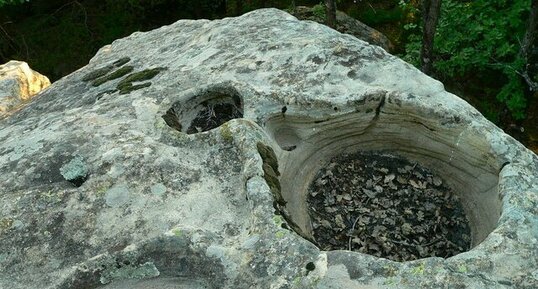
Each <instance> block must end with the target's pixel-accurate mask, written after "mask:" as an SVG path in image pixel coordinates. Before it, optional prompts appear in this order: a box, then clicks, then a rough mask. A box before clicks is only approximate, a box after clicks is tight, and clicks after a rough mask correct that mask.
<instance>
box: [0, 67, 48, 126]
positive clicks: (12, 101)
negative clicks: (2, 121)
mask: <svg viewBox="0 0 538 289" xmlns="http://www.w3.org/2000/svg"><path fill="white" fill-rule="evenodd" d="M49 85H50V81H49V79H48V78H47V77H46V76H43V75H41V74H39V73H38V72H36V71H34V70H32V69H30V67H29V66H28V64H27V63H26V62H22V61H15V60H12V61H10V62H8V63H6V64H3V65H0V117H2V116H4V115H6V114H7V113H8V112H9V111H10V110H13V109H16V108H17V106H19V105H20V104H22V103H23V102H25V101H28V100H29V99H30V98H31V97H33V96H34V95H36V94H37V93H39V92H40V91H41V90H43V89H45V88H47V87H48V86H49Z"/></svg>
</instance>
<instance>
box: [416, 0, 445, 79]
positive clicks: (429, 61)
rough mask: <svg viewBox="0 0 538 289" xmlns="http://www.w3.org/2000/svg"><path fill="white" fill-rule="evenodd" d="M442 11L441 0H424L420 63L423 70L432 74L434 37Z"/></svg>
mask: <svg viewBox="0 0 538 289" xmlns="http://www.w3.org/2000/svg"><path fill="white" fill-rule="evenodd" d="M440 12H441V0H422V22H423V29H422V49H421V51H420V63H421V68H422V72H424V73H426V74H430V73H431V71H432V68H433V39H434V36H435V30H436V29H437V22H438V20H439V14H440Z"/></svg>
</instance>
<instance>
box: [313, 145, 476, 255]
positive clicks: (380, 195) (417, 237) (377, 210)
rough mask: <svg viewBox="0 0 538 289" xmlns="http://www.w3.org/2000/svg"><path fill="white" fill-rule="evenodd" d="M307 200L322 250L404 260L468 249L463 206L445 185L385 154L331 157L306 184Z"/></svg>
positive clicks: (469, 239) (416, 167)
mask: <svg viewBox="0 0 538 289" xmlns="http://www.w3.org/2000/svg"><path fill="white" fill-rule="evenodd" d="M307 202H308V207H309V209H310V210H309V213H310V217H311V220H312V226H313V237H314V239H315V240H316V242H317V244H318V245H319V246H320V247H321V249H323V250H352V251H358V252H361V253H366V254H370V255H373V256H377V257H383V258H387V259H391V260H394V261H409V260H415V259H420V258H426V257H433V256H438V257H444V258H446V257H450V256H453V255H456V254H459V253H461V252H464V251H467V250H468V249H469V247H470V245H471V234H470V228H469V223H468V220H467V218H466V216H465V212H464V210H463V207H462V205H461V203H460V200H459V199H458V198H457V197H456V195H455V194H454V193H453V192H452V191H451V189H450V188H449V187H448V186H447V185H446V183H445V182H444V181H443V180H442V179H441V178H440V177H439V176H436V175H435V174H433V173H432V172H431V171H429V170H427V169H426V168H424V167H422V166H420V165H419V164H417V163H412V162H410V161H408V160H406V159H405V158H402V157H399V156H396V155H392V154H389V153H382V152H358V153H353V154H343V155H339V156H336V157H334V158H332V159H331V160H330V161H329V163H328V164H327V165H326V166H324V167H323V168H322V169H321V170H320V171H319V172H318V173H317V175H316V177H315V178H314V180H313V182H312V183H311V185H310V187H309V189H308V196H307Z"/></svg>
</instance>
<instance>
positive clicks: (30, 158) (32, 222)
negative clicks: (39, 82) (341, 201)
mask: <svg viewBox="0 0 538 289" xmlns="http://www.w3.org/2000/svg"><path fill="white" fill-rule="evenodd" d="M312 35H316V37H312ZM229 119H231V120H230V121H228V120H229ZM226 121H228V122H226ZM224 122H225V123H224ZM357 150H366V151H367V150H386V151H390V152H393V153H397V154H399V155H402V156H404V157H406V158H408V159H412V160H413V161H415V162H418V163H420V164H421V165H422V166H424V167H427V168H429V169H430V170H432V171H434V172H435V173H436V174H437V175H440V176H442V177H443V179H444V181H445V182H446V184H447V185H449V186H451V187H452V188H453V189H454V191H455V192H457V193H458V194H459V197H460V198H461V199H462V200H463V206H464V209H465V211H466V214H467V217H468V218H469V221H470V226H471V234H472V245H473V248H472V249H471V250H470V251H468V252H465V253H461V254H459V255H456V256H454V257H451V258H448V259H443V258H438V257H434V258H427V259H420V260H415V261H409V262H402V263H399V262H394V261H390V260H387V259H381V258H376V257H373V256H370V255H365V254H361V253H357V252H348V251H327V252H325V251H320V250H319V249H318V248H317V247H316V246H315V245H313V244H312V243H311V242H309V241H307V239H308V238H309V237H310V236H311V233H312V232H311V227H310V226H311V224H310V222H309V220H308V214H307V211H306V193H307V189H308V186H309V184H310V183H311V182H312V180H313V178H314V176H315V174H316V173H317V172H318V171H319V168H320V167H322V166H323V164H324V163H326V162H327V161H329V160H330V159H332V158H333V157H334V156H337V155H339V154H342V153H346V152H353V151H357ZM537 172H538V157H537V156H536V155H534V154H533V153H532V152H530V151H529V150H527V149H526V148H525V147H523V146H522V145H521V144H519V143H518V142H516V141H515V140H514V139H512V138H511V137H510V136H508V135H506V134H504V133H503V132H502V131H501V130H500V129H498V128H497V127H495V126H494V125H493V124H492V123H490V122H489V121H487V120H486V119H485V118H484V117H483V116H481V115H480V114H479V113H478V111H476V110H475V109H474V108H472V107H471V106H469V105H468V104H467V103H466V102H464V101H463V100H461V99H459V98H457V97H456V96H454V95H452V94H449V93H447V92H446V91H445V90H444V88H443V85H442V84H441V83H439V82H438V81H436V80H433V79H431V78H429V77H428V76H426V75H424V74H422V73H421V72H420V71H418V70H417V69H415V68H414V67H412V66H411V65H409V64H407V63H405V62H403V61H401V60H400V59H398V58H397V57H394V56H391V55H389V54H387V53H386V52H385V51H384V50H383V49H381V48H379V47H375V46H370V45H368V44H367V43H365V42H363V41H360V40H357V39H356V38H355V37H352V36H349V35H345V34H340V33H338V32H336V31H334V30H332V29H329V28H327V27H325V26H322V25H319V24H316V23H312V22H302V21H298V20H297V19H296V18H294V17H292V16H290V15H289V14H287V13H284V12H282V11H279V10H275V9H264V10H258V11H254V12H251V13H248V14H246V15H243V16H241V17H238V18H227V19H223V20H216V21H206V20H199V21H189V20H185V21H179V22H177V23H175V24H172V25H170V26H165V27H162V28H159V29H156V30H154V31H150V32H147V33H134V34H132V35H131V36H129V37H126V38H124V39H120V40H117V41H114V42H113V43H112V44H111V45H109V46H106V47H103V48H102V49H101V50H100V51H99V52H98V53H97V55H96V56H95V57H94V58H93V59H92V60H91V61H90V63H89V64H88V65H87V66H85V67H84V68H82V69H80V70H78V71H76V72H74V73H73V74H71V75H69V76H67V77H64V78H62V79H61V80H59V81H57V82H55V83H54V84H53V85H51V87H50V88H49V89H47V90H45V91H44V92H42V93H40V94H39V96H38V97H36V98H34V99H33V100H32V102H31V103H30V104H29V105H27V106H25V107H23V108H22V109H21V110H20V111H17V112H16V113H14V114H12V115H9V116H4V117H0V184H1V186H0V288H12V289H18V288H25V289H26V288H39V289H42V288H49V289H53V288H54V289H60V288H61V289H68V288H69V289H71V288H72V289H74V288H488V289H491V288H536V287H537V286H538V260H537V259H538V256H537V254H538V250H537V248H538V247H537V245H538V243H537V238H538V229H537V228H538V177H537ZM275 208H276V210H275ZM275 213H276V214H275ZM286 223H287V224H286ZM290 227H291V228H295V229H296V230H297V232H299V233H296V232H295V231H293V230H289V229H288V228H290ZM301 236H304V237H305V238H303V237H301Z"/></svg>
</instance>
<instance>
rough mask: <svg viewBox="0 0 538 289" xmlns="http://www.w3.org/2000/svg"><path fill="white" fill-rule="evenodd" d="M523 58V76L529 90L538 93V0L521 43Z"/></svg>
mask: <svg viewBox="0 0 538 289" xmlns="http://www.w3.org/2000/svg"><path fill="white" fill-rule="evenodd" d="M521 56H522V57H523V59H524V60H525V67H524V68H523V73H522V76H523V78H524V79H525V82H526V83H527V85H528V87H529V90H530V91H532V92H538V0H532V2H531V11H530V14H529V22H528V24H527V31H526V32H525V37H524V38H523V42H522V43H521Z"/></svg>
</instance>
